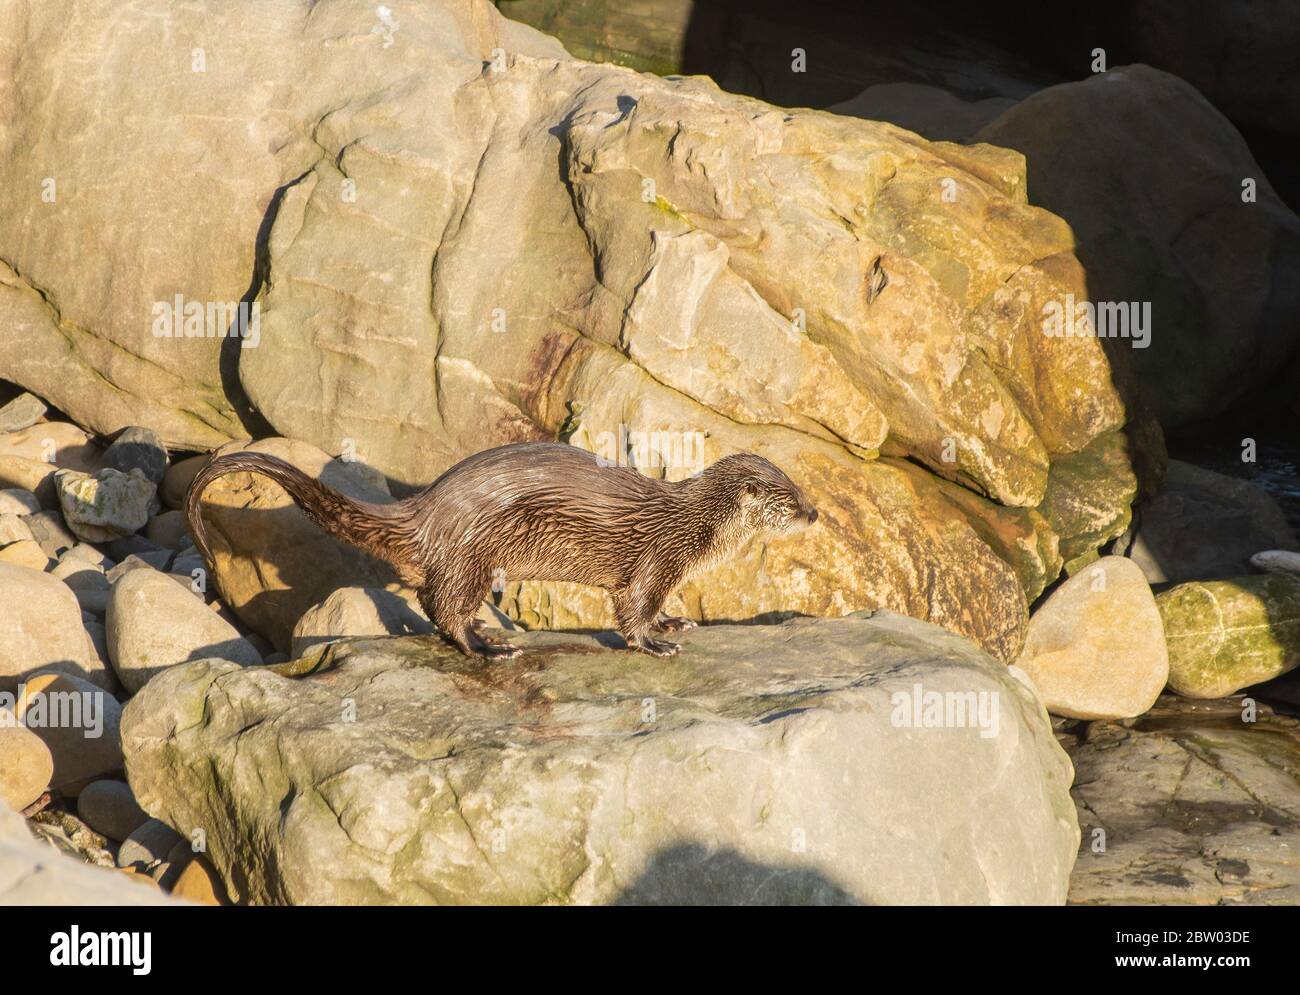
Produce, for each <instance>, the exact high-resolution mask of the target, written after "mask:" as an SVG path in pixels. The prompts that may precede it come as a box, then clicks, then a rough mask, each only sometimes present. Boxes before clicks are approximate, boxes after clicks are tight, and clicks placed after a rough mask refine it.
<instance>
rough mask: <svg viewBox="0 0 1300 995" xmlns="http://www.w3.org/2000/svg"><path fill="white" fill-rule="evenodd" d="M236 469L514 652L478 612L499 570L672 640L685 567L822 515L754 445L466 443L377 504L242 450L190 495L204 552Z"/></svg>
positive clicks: (450, 626) (447, 620) (464, 628)
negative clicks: (640, 451)
mask: <svg viewBox="0 0 1300 995" xmlns="http://www.w3.org/2000/svg"><path fill="white" fill-rule="evenodd" d="M240 471H246V472H253V473H260V474H263V475H265V476H267V477H270V478H271V479H272V480H274V481H275V482H276V483H278V484H279V485H280V486H281V487H283V488H284V489H285V490H286V491H287V492H288V493H289V495H290V496H291V497H292V498H293V499H294V501H295V502H297V504H298V505H299V506H300V507H301V508H302V510H303V512H304V513H305V514H306V515H307V517H308V518H309V519H311V521H313V522H314V523H316V525H318V526H320V527H321V528H322V529H324V530H325V531H326V532H328V533H329V534H330V535H332V536H335V537H336V538H339V539H342V540H343V541H344V542H347V543H350V544H352V545H354V546H356V547H358V548H360V549H362V550H364V551H366V552H367V553H370V554H371V555H372V556H375V557H378V558H379V559H382V560H385V561H387V562H389V563H391V564H393V566H394V567H396V568H397V570H398V573H399V575H400V576H401V577H402V578H403V580H404V581H405V582H406V583H408V584H410V585H411V586H412V587H413V588H414V589H415V590H416V592H417V594H418V595H419V600H420V605H421V606H422V607H423V608H424V610H425V612H426V613H427V614H428V616H429V619H430V620H431V621H432V622H433V623H434V625H435V626H437V627H438V629H439V630H440V631H441V632H442V633H443V635H445V636H446V637H447V638H448V639H450V640H451V641H452V642H453V643H455V644H456V645H457V646H458V647H459V648H460V649H461V650H462V651H463V652H464V653H467V654H470V655H474V656H484V657H508V656H514V655H516V654H517V653H518V652H519V650H518V649H517V648H516V647H514V646H510V645H508V644H505V643H500V642H497V641H494V640H489V639H487V638H485V637H483V636H482V635H481V634H480V633H479V631H478V629H479V623H476V622H475V621H474V616H475V614H476V613H477V611H478V608H479V605H480V604H481V602H482V601H483V599H484V597H486V596H487V594H488V592H489V590H490V589H491V586H492V583H493V580H494V579H498V578H500V579H504V580H509V581H517V580H552V581H573V582H575V583H579V584H590V585H593V586H596V587H603V588H605V590H607V591H608V592H609V594H610V597H611V599H612V601H613V607H614V617H615V619H616V620H617V624H618V630H619V632H620V634H621V635H622V636H623V637H624V638H625V639H626V640H627V643H628V646H629V647H631V648H633V649H639V650H642V651H644V652H647V653H652V654H655V655H669V654H672V653H675V652H676V651H677V646H676V644H674V643H669V642H664V641H661V640H658V639H653V638H651V637H650V631H651V630H652V629H662V630H666V631H680V630H681V629H686V628H691V627H693V626H694V624H695V623H694V622H691V621H690V620H689V619H663V618H660V615H659V612H660V609H662V607H663V604H664V601H665V600H667V598H668V596H669V595H670V594H671V593H672V592H673V591H674V590H675V589H676V588H677V586H678V585H679V584H680V583H681V582H682V581H683V580H685V579H686V578H687V577H688V576H689V575H690V574H692V573H693V572H695V571H697V570H699V569H700V568H701V567H704V566H706V565H708V564H710V563H713V562H716V561H717V560H718V559H720V558H721V557H723V556H725V555H726V554H728V553H730V552H732V551H733V550H735V549H736V548H737V547H739V546H740V545H741V544H742V543H744V542H745V541H747V540H748V539H749V538H750V537H752V536H754V535H756V534H758V533H760V532H769V533H771V532H776V533H782V532H792V531H798V530H799V529H800V528H802V527H804V526H806V525H807V524H809V523H811V522H813V521H816V518H817V512H816V510H815V509H813V508H812V507H811V506H810V505H809V504H808V503H807V501H805V500H804V497H803V495H802V493H801V492H800V491H799V488H798V487H796V486H795V485H794V483H793V482H792V481H791V480H790V478H789V477H787V476H786V475H785V474H784V473H782V472H781V471H780V470H779V469H777V467H776V466H775V465H773V464H772V463H770V462H768V461H767V460H765V459H763V458H762V457H760V456H755V455H753V454H751V453H736V454H734V455H731V456H726V457H724V458H723V459H720V460H718V461H717V462H716V463H714V464H713V465H712V466H709V467H707V468H705V469H704V470H702V471H700V472H699V473H697V474H695V475H694V476H693V477H689V478H687V479H686V480H682V481H677V482H668V481H663V480H656V479H654V478H651V477H647V476H645V475H644V474H641V473H639V472H638V471H637V470H635V469H631V468H628V467H619V466H608V465H604V464H603V463H602V462H601V461H599V460H597V458H596V457H595V456H593V455H592V454H591V453H589V452H586V451H585V450H582V449H578V448H577V447H575V446H569V445H564V444H562V443H555V442H523V443H517V444H514V445H509V446H501V447H499V448H497V449H489V450H487V451H485V452H481V453H478V454H476V455H474V456H471V457H469V458H468V459H466V460H463V461H461V462H460V463H457V464H456V465H455V466H453V467H452V468H451V469H450V470H448V471H447V472H446V473H444V474H443V475H442V476H441V477H439V478H438V479H437V480H436V481H434V482H433V483H432V484H430V485H429V486H428V487H427V488H425V489H424V490H422V491H420V492H419V493H418V494H414V495H412V496H411V497H409V498H406V499H405V500H402V501H398V502H395V503H393V504H383V505H380V504H371V503H368V502H364V501H356V500H353V499H352V498H349V497H347V496H345V495H343V494H340V493H339V492H338V491H335V490H333V489H332V488H330V487H327V486H325V485H324V484H322V483H320V482H319V481H317V480H313V479H312V478H311V477H308V476H307V475H306V474H304V473H303V472H302V471H301V470H299V469H297V468H296V467H294V466H292V465H291V464H289V463H286V462H285V461H284V460H281V459H278V458H276V457H274V456H268V455H266V454H264V453H255V452H241V453H232V454H230V455H227V456H218V457H217V458H215V459H214V460H212V461H211V462H210V463H209V464H208V465H207V466H206V467H204V469H203V470H201V471H200V472H199V473H198V475H197V476H195V478H194V482H193V483H192V484H191V485H190V489H189V493H188V494H187V495H186V499H185V514H186V518H187V520H188V522H189V527H190V532H191V533H192V534H193V536H194V541H195V543H197V545H198V548H199V550H200V551H201V552H202V553H203V555H204V557H205V558H206V559H207V561H208V563H209V565H211V564H212V555H211V551H210V550H209V548H208V543H207V533H206V530H205V528H204V524H203V519H202V515H201V513H200V504H199V499H200V497H201V496H202V494H203V490H204V488H205V487H206V486H207V485H208V484H209V483H211V482H212V481H213V480H215V479H217V478H218V477H220V476H223V475H225V474H227V473H237V472H240Z"/></svg>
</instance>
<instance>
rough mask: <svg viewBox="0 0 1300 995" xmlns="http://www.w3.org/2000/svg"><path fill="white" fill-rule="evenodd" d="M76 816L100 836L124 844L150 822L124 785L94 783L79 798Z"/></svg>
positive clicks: (106, 781) (104, 781) (108, 782)
mask: <svg viewBox="0 0 1300 995" xmlns="http://www.w3.org/2000/svg"><path fill="white" fill-rule="evenodd" d="M77 815H79V816H80V817H81V819H82V821H83V822H85V823H86V825H88V826H89V827H90V828H91V829H93V830H95V832H97V833H102V834H103V835H105V836H107V837H108V838H109V839H111V840H117V841H118V842H121V841H123V840H125V839H127V837H129V836H130V835H131V834H132V833H133V832H135V831H136V830H137V829H139V828H140V827H141V826H143V825H144V824H145V823H146V822H148V821H149V814H148V813H147V812H145V810H144V809H142V808H141V807H140V806H139V804H137V803H136V800H135V795H133V794H132V793H131V786H130V785H129V784H127V783H126V782H125V781H116V780H112V779H109V778H105V779H104V780H102V781H92V782H91V783H90V784H88V785H87V786H86V787H84V788H83V789H82V790H81V794H79V795H78V796H77Z"/></svg>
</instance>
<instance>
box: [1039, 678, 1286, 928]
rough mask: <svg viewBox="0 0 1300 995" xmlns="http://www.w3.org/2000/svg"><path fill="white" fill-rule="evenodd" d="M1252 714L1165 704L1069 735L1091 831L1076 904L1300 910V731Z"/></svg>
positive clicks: (1078, 794) (1235, 705) (1237, 706)
mask: <svg viewBox="0 0 1300 995" xmlns="http://www.w3.org/2000/svg"><path fill="white" fill-rule="evenodd" d="M1243 707H1244V701H1243V699H1241V698H1235V699H1224V700H1222V701H1187V700H1185V699H1182V698H1178V697H1175V696H1173V695H1165V696H1163V697H1161V699H1160V700H1159V701H1158V702H1157V703H1156V705H1155V707H1154V708H1153V709H1152V710H1151V711H1150V712H1149V713H1147V714H1146V715H1144V716H1143V717H1142V718H1140V719H1136V720H1130V721H1128V722H1124V723H1112V722H1092V723H1078V724H1075V725H1073V726H1071V727H1070V728H1069V729H1068V730H1067V731H1066V732H1065V733H1064V734H1063V736H1062V739H1063V741H1064V742H1065V744H1066V747H1067V749H1068V750H1069V752H1070V756H1071V757H1072V759H1073V760H1074V764H1075V769H1076V771H1077V775H1076V781H1075V787H1074V791H1073V794H1074V797H1075V801H1076V802H1077V803H1078V806H1079V826H1080V828H1081V829H1082V830H1083V836H1082V843H1081V846H1080V849H1079V861H1078V863H1077V864H1076V865H1075V869H1074V875H1073V878H1072V879H1071V881H1070V903H1071V904H1078V905H1144V904H1153V905H1154V904H1160V905H1295V904H1297V903H1298V902H1300V790H1297V787H1296V785H1297V780H1300V722H1297V721H1296V720H1295V719H1293V718H1288V717H1286V716H1282V715H1277V714H1275V713H1273V711H1272V710H1271V709H1269V708H1268V706H1266V705H1263V704H1258V705H1257V706H1256V709H1257V710H1256V712H1255V715H1254V718H1255V720H1256V721H1254V722H1246V721H1243Z"/></svg>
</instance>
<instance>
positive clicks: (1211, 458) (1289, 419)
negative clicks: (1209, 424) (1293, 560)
mask: <svg viewBox="0 0 1300 995" xmlns="http://www.w3.org/2000/svg"><path fill="white" fill-rule="evenodd" d="M1245 438H1251V439H1254V440H1255V445H1256V449H1255V462H1253V463H1245V462H1243V461H1242V458H1241V456H1242V439H1245ZM1168 445H1169V455H1170V456H1171V457H1173V458H1174V459H1180V460H1182V461H1183V462H1185V463H1195V464H1196V465H1197V466H1203V467H1205V468H1206V469H1207V470H1214V471H1216V472H1218V473H1222V474H1225V475H1227V476H1229V477H1240V478H1242V479H1244V480H1250V481H1253V482H1254V483H1256V484H1258V485H1259V486H1260V487H1262V488H1264V490H1266V491H1268V492H1269V493H1270V494H1271V495H1273V497H1274V499H1275V500H1276V501H1277V503H1278V504H1280V505H1281V506H1282V511H1283V512H1284V513H1285V514H1286V517H1287V521H1289V522H1290V523H1291V527H1292V528H1293V529H1295V530H1296V531H1297V533H1300V418H1297V417H1295V416H1287V415H1283V416H1278V417H1277V418H1276V419H1272V420H1270V421H1269V424H1268V426H1267V427H1266V428H1261V427H1260V426H1258V425H1256V426H1252V427H1249V428H1243V427H1241V426H1237V427H1229V428H1224V429H1222V430H1220V431H1215V432H1213V433H1210V432H1204V431H1202V432H1198V433H1196V434H1194V435H1187V436H1182V437H1175V438H1171V439H1169V441H1168Z"/></svg>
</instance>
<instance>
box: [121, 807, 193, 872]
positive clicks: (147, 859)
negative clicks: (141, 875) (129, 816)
mask: <svg viewBox="0 0 1300 995" xmlns="http://www.w3.org/2000/svg"><path fill="white" fill-rule="evenodd" d="M180 842H181V836H180V834H179V833H178V832H176V830H174V829H172V827H171V826H169V825H167V824H166V823H165V822H162V821H160V820H158V819H150V820H148V821H147V822H144V823H142V824H141V825H140V826H138V827H137V828H136V829H135V830H134V831H132V833H131V834H130V835H129V836H128V837H127V838H126V839H124V840H123V841H122V847H121V849H119V850H118V851H117V866H118V867H130V866H132V865H133V864H134V865H137V866H138V868H139V869H140V870H144V869H146V868H148V866H149V865H150V864H152V863H153V862H154V861H156V860H165V859H166V858H167V854H168V853H169V852H170V851H171V848H172V847H174V846H175V845H176V844H177V843H180Z"/></svg>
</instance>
